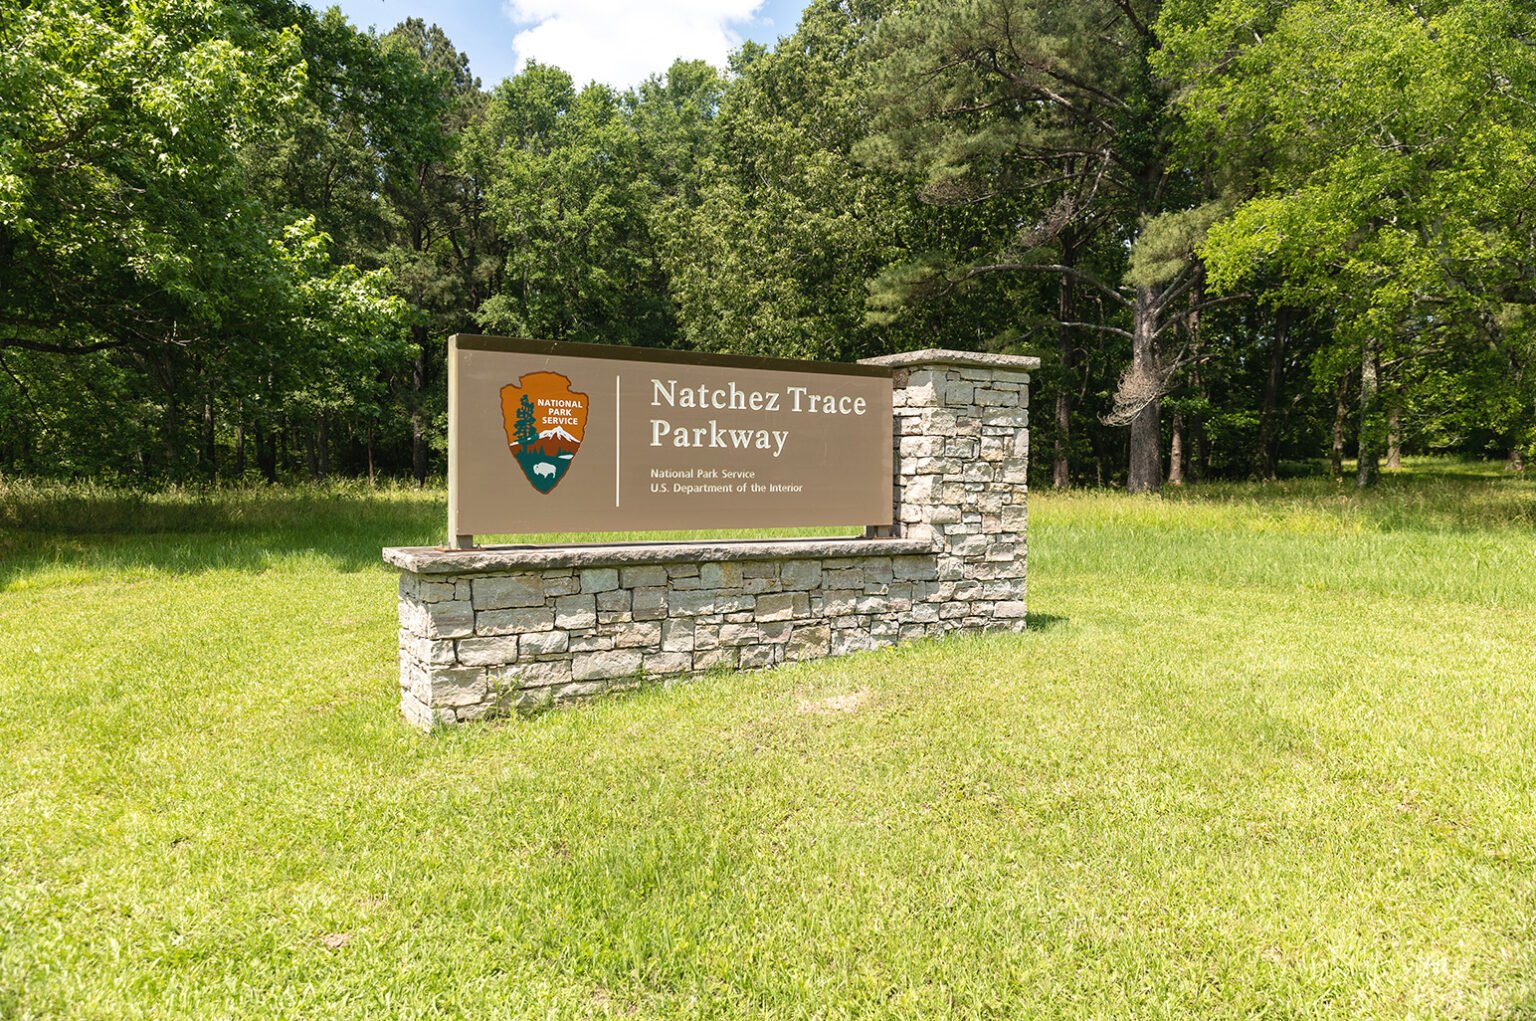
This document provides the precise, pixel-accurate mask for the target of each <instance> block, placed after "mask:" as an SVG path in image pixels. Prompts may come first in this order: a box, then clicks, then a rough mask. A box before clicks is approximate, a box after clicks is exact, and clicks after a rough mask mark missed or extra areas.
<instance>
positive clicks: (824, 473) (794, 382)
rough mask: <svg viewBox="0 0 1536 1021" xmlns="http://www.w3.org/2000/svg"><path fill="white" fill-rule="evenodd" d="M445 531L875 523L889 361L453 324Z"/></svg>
mask: <svg viewBox="0 0 1536 1021" xmlns="http://www.w3.org/2000/svg"><path fill="white" fill-rule="evenodd" d="M448 343H449V353H448V532H449V537H450V541H451V543H452V545H454V546H457V547H462V546H470V545H473V537H474V536H475V535H476V534H490V533H505V532H519V533H534V532H576V531H584V532H586V531H590V532H616V531H657V530H665V529H688V528H761V527H786V526H832V525H877V526H880V525H889V524H891V522H892V500H891V462H892V456H893V448H892V416H891V392H892V391H891V386H892V371H891V370H890V369H889V368H886V367H883V366H877V365H842V364H826V363H815V362H796V361H781V360H769V359H754V358H738V357H724V356H705V355H697V354H693V353H685V352H677V351H665V350H652V349H643V348H627V347H609V346H602V345H594V344H567V343H551V342H547V341H535V340H513V339H509V338H505V337H479V336H465V335H462V334H460V335H458V336H455V337H453V338H451V339H450V340H449V342H448Z"/></svg>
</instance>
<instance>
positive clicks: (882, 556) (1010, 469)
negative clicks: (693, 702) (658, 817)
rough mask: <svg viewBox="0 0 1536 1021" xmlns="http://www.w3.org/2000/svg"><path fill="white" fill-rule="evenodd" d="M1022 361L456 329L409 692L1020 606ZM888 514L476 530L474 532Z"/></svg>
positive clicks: (619, 679) (859, 647) (917, 627)
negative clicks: (734, 534)
mask: <svg viewBox="0 0 1536 1021" xmlns="http://www.w3.org/2000/svg"><path fill="white" fill-rule="evenodd" d="M1039 364H1040V363H1039V362H1038V361H1037V360H1036V359H1034V358H1028V357H1023V356H1018V355H997V354H985V353H978V352H969V351H945V350H928V351H909V352H905V353H902V354H893V355H882V356H880V357H878V358H871V359H868V360H867V361H865V362H863V363H862V364H861V365H859V366H830V365H808V364H806V363H794V362H788V363H786V362H756V361H750V360H745V359H734V358H733V359H726V358H710V359H695V358H692V357H690V356H685V355H680V354H676V353H670V352H658V351H642V350H632V349H628V348H609V347H584V346H581V345H576V344H560V345H555V344H544V343H534V342H531V341H512V340H499V339H493V338H489V337H462V336H461V337H457V338H455V339H454V340H453V341H452V355H451V358H450V361H449V394H450V397H449V408H450V437H451V439H450V443H451V451H450V458H449V461H450V468H449V477H450V480H451V486H450V490H449V494H450V504H449V506H450V511H449V515H450V519H451V521H452V522H453V525H454V528H455V536H456V539H457V541H456V542H455V543H454V544H453V547H452V548H445V547H442V546H417V547H395V548H391V549H386V550H384V559H385V560H387V561H388V562H389V563H391V564H393V565H394V566H395V567H397V568H398V569H399V570H400V602H399V615H400V634H399V650H400V710H401V712H402V713H403V714H404V715H405V717H406V719H408V720H410V721H411V723H412V724H414V725H415V726H418V727H422V728H428V729H430V728H432V727H435V726H438V725H440V724H449V723H462V722H465V721H467V720H479V719H484V718H487V717H490V716H499V715H503V714H505V713H510V712H533V711H535V710H538V709H542V708H544V707H545V706H550V705H555V704H557V703H560V702H567V701H570V700H572V699H582V698H588V697H591V696H594V695H599V694H602V693H604V692H609V691H618V690H621V689H624V688H631V687H635V686H637V685H640V684H643V683H652V682H656V681H667V680H671V679H674V678H682V677H689V676H696V675H704V674H709V673H712V672H714V671H718V670H756V669H760V668H765V667H773V666H777V665H778V664H780V663H792V662H801V661H805V660H814V659H818V658H820V657H822V656H841V655H845V654H847V653H854V652H860V651H863V650H866V649H878V648H881V647H883V646H887V645H894V644H896V643H897V642H906V641H912V640H915V639H919V638H937V637H939V636H941V635H948V634H955V633H957V632H976V631H1021V630H1023V629H1024V627H1025V626H1026V620H1027V611H1026V607H1025V591H1026V561H1027V557H1028V544H1027V541H1026V536H1025V532H1026V528H1027V526H1028V508H1027V504H1026V501H1027V498H1028V490H1029V373H1030V371H1031V370H1033V369H1035V368H1038V367H1039ZM860 523H863V524H866V525H874V526H875V527H873V528H867V529H866V530H865V532H864V534H863V535H860V536H843V537H829V536H826V535H819V536H807V537H795V538H779V539H765V538H756V539H736V540H718V539H711V540H688V541H659V540H658V541H649V542H607V543H590V544H589V543H571V544H564V545H561V544H536V545H499V546H498V545H489V544H488V545H483V546H476V545H474V534H475V533H478V534H481V535H485V534H492V533H497V532H533V531H542V530H546V529H548V530H561V531H578V530H589V529H593V530H595V529H601V530H611V529H640V528H645V529H654V528H689V527H697V526H706V527H709V526H714V527H720V526H731V525H738V526H742V525H744V526H759V525H823V524H839V525H857V524H860Z"/></svg>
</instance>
